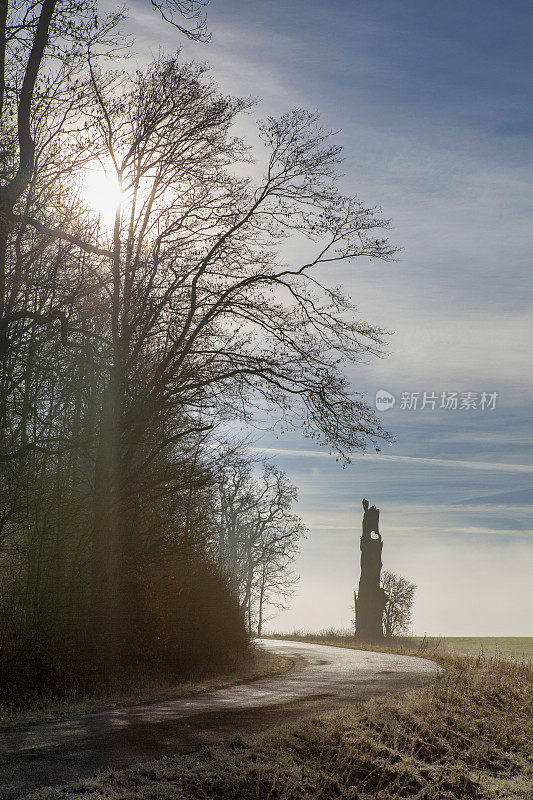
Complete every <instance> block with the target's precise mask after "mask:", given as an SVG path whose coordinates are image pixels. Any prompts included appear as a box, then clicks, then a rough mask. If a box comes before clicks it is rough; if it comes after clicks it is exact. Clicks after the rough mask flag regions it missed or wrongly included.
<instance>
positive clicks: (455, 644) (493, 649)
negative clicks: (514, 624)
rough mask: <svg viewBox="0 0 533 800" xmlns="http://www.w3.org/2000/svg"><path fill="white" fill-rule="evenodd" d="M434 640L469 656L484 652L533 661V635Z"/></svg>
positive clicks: (462, 637)
mask: <svg viewBox="0 0 533 800" xmlns="http://www.w3.org/2000/svg"><path fill="white" fill-rule="evenodd" d="M431 638H432V639H433V637H431ZM419 641H422V640H421V639H419ZM434 641H435V642H436V643H437V642H439V643H440V644H436V647H441V648H442V650H444V651H446V652H447V653H453V654H456V653H457V654H460V655H467V656H477V655H479V654H480V653H483V654H484V655H485V656H487V657H489V658H492V657H493V656H503V657H504V658H519V659H525V660H526V661H533V636H443V637H435V639H434Z"/></svg>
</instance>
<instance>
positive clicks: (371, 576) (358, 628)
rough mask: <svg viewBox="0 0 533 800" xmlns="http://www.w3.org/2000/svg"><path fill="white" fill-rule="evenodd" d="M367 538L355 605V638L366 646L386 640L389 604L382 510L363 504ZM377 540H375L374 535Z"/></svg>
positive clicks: (365, 537)
mask: <svg viewBox="0 0 533 800" xmlns="http://www.w3.org/2000/svg"><path fill="white" fill-rule="evenodd" d="M363 508H364V510H365V513H364V516H363V535H362V536H361V577H360V578H359V592H358V595H357V600H356V605H355V620H356V622H355V637H356V639H358V640H359V641H362V642H373V641H376V640H379V639H383V611H384V608H385V604H386V602H387V600H388V596H387V594H386V592H384V590H383V589H382V588H381V586H380V574H381V551H382V549H383V541H382V539H381V535H380V533H379V508H376V507H375V506H371V507H370V508H369V507H368V500H363ZM373 533H374V534H375V536H372V534H373Z"/></svg>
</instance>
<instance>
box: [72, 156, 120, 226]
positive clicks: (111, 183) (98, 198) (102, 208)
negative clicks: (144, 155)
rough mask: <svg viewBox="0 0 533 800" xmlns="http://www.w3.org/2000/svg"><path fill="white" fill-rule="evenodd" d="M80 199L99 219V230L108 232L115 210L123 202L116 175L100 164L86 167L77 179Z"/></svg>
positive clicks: (113, 219)
mask: <svg viewBox="0 0 533 800" xmlns="http://www.w3.org/2000/svg"><path fill="white" fill-rule="evenodd" d="M79 192H80V198H81V199H82V200H83V202H84V204H85V205H86V206H88V208H89V209H90V210H91V211H92V212H93V213H94V214H96V215H97V216H98V217H99V221H100V228H101V229H102V230H103V231H106V232H110V231H111V230H112V229H113V225H114V224H115V215H116V211H117V208H118V207H119V206H120V204H121V203H122V201H123V200H124V194H123V192H121V189H120V186H119V183H118V180H117V176H116V173H115V172H114V170H113V169H112V168H107V169H106V167H105V166H103V165H102V164H100V163H95V164H94V165H91V166H90V167H88V168H87V169H86V170H85V171H84V172H83V174H82V175H81V176H80V179H79Z"/></svg>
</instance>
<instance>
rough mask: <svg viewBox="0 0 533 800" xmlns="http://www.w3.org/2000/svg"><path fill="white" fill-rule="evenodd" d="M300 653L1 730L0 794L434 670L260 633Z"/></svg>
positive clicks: (187, 746) (258, 727)
mask: <svg viewBox="0 0 533 800" xmlns="http://www.w3.org/2000/svg"><path fill="white" fill-rule="evenodd" d="M260 644H261V646H262V647H264V648H266V649H268V650H269V651H272V652H275V653H280V654H281V655H285V656H289V657H290V658H292V659H294V667H293V668H292V669H291V670H290V671H289V672H288V673H286V674H284V675H279V676H276V677H270V678H265V679H262V680H259V681H256V682H254V683H250V684H245V685H241V686H235V687H231V688H226V689H218V690H216V691H212V692H207V693H205V694H201V695H195V696H191V697H188V698H187V697H182V698H180V699H176V700H167V701H164V702H157V703H152V704H148V705H142V706H132V707H128V708H122V709H115V710H111V711H109V710H108V711H103V712H98V713H91V714H83V715H80V716H75V717H69V718H64V717H63V718H61V719H57V720H55V721H47V722H36V723H31V724H27V725H9V726H1V727H0V798H2V800H8V798H9V800H11V798H16V797H21V796H23V795H24V794H26V793H28V792H30V791H32V790H35V789H39V788H44V787H47V786H55V785H58V784H64V783H71V782H72V781H74V780H76V779H77V778H83V777H90V776H94V775H96V774H98V773H99V772H102V771H105V770H109V769H120V768H124V767H128V766H132V765H135V764H137V763H140V762H142V761H151V760H155V759H159V758H163V757H165V756H171V755H172V756H175V755H177V754H179V753H191V752H194V751H196V750H201V749H203V748H205V747H208V746H210V745H214V744H220V743H222V742H225V741H228V740H230V739H232V738H234V737H235V736H236V735H239V734H243V735H247V734H250V733H257V732H259V731H264V730H266V729H267V728H271V727H275V726H279V725H282V724H284V723H288V722H292V721H293V720H296V719H299V718H301V717H304V716H308V715H311V714H316V713H319V712H323V711H332V710H334V709H340V708H342V707H344V706H346V705H350V704H352V703H354V702H359V701H363V700H367V699H369V698H371V697H377V696H379V695H383V694H388V693H397V692H403V691H407V690H408V689H411V688H414V687H416V686H420V685H421V684H423V683H425V682H427V681H428V680H430V679H431V678H432V677H434V676H435V675H436V674H437V672H438V669H439V668H438V667H437V666H436V665H435V664H434V663H433V662H431V661H426V660H424V659H420V658H413V657H409V656H397V655H391V654H386V653H373V652H369V651H361V650H348V649H344V648H338V647H324V646H322V645H313V644H306V643H303V642H287V641H270V640H261V642H260Z"/></svg>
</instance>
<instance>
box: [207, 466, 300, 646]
mask: <svg viewBox="0 0 533 800" xmlns="http://www.w3.org/2000/svg"><path fill="white" fill-rule="evenodd" d="M226 460H227V462H229V463H227V465H226V467H225V469H224V470H223V471H222V473H221V477H220V481H219V495H220V527H219V535H218V560H219V562H220V563H221V564H222V565H223V566H224V568H225V569H226V571H227V572H228V574H229V575H230V576H231V578H232V580H233V583H234V586H235V587H236V590H237V592H238V594H239V597H240V600H241V607H242V609H243V611H244V613H245V615H246V618H247V621H248V627H249V630H250V631H251V630H252V628H253V627H254V625H257V632H258V635H261V629H262V624H263V612H264V606H265V605H266V604H267V603H269V602H271V603H273V604H275V605H277V604H279V603H280V601H281V598H282V597H283V596H286V595H287V594H288V593H290V591H291V588H292V585H293V583H294V577H293V576H292V575H291V573H290V565H291V563H292V562H293V561H294V559H295V558H296V556H297V554H298V549H299V543H300V540H301V538H302V536H303V535H304V533H305V527H304V526H303V524H302V522H301V520H300V519H299V517H297V516H296V515H295V514H294V513H292V511H291V507H292V504H293V503H294V501H295V500H296V497H297V493H296V488H295V487H294V486H292V485H291V484H290V483H289V482H288V480H287V476H286V475H285V474H284V473H283V472H281V471H280V470H278V469H277V468H276V467H274V466H272V465H269V464H266V465H263V466H262V472H261V474H260V476H258V477H255V476H254V467H256V466H257V464H256V463H255V462H254V461H253V460H252V459H249V458H245V457H243V456H242V455H241V456H237V455H235V454H234V453H230V454H229V457H228V455H226Z"/></svg>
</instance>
